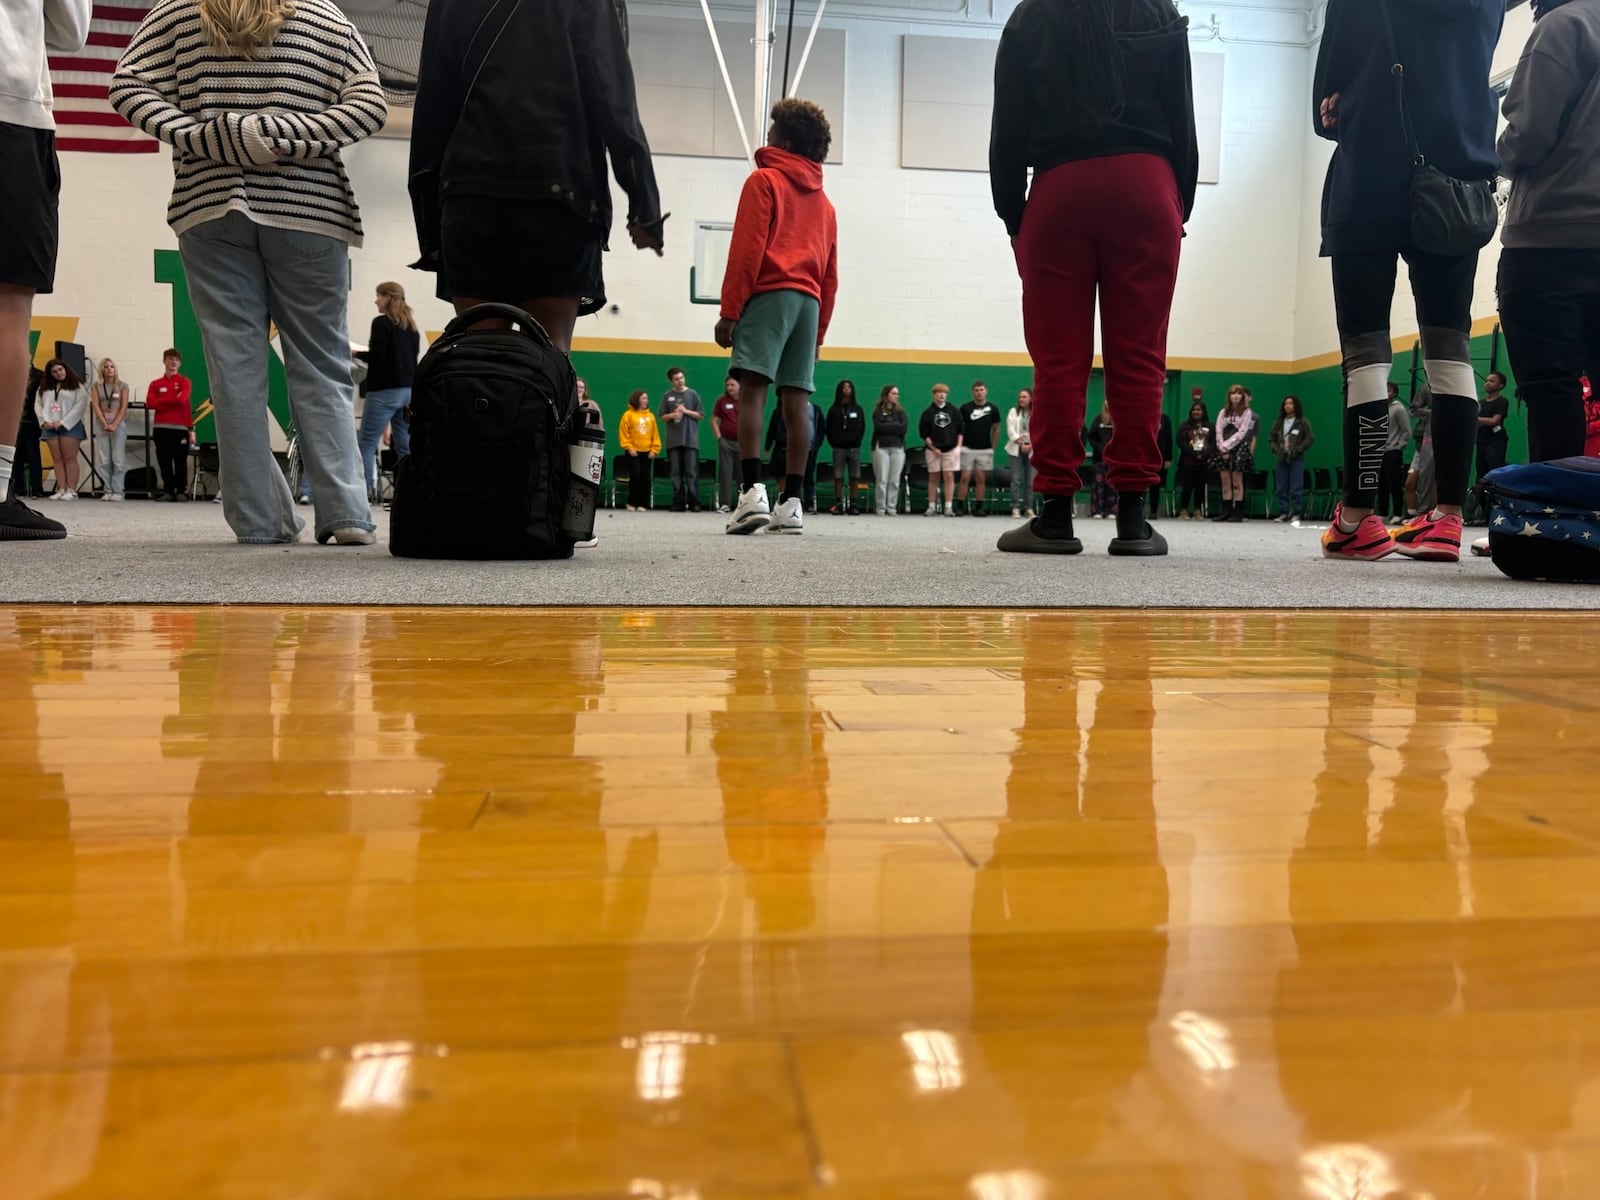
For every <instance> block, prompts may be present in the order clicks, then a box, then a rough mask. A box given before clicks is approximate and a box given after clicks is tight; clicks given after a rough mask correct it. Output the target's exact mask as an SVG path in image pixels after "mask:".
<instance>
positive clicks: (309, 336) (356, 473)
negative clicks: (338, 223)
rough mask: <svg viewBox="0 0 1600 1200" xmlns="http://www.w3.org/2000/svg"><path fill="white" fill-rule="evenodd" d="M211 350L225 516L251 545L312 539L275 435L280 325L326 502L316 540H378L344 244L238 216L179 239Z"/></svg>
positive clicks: (309, 463)
mask: <svg viewBox="0 0 1600 1200" xmlns="http://www.w3.org/2000/svg"><path fill="white" fill-rule="evenodd" d="M178 250H179V253H180V254H181V255H182V257H183V269H184V274H185V275H187V276H188V281H189V297H190V299H191V300H192V301H193V304H194V312H195V316H196V317H197V318H198V319H199V322H200V336H201V338H202V339H203V340H204V342H205V351H206V372H207V374H208V375H209V376H210V378H211V402H212V405H213V406H214V409H215V414H214V415H215V419H216V422H217V457H218V459H219V460H220V467H221V475H222V514H223V516H224V517H225V518H226V519H227V522H228V526H229V528H231V529H232V530H233V532H234V536H236V537H237V538H238V539H239V540H240V541H241V542H246V543H254V544H270V543H274V542H292V541H294V540H295V538H297V537H299V535H300V531H301V530H302V529H303V528H304V527H305V523H304V522H303V521H301V519H300V518H299V516H298V515H296V513H295V510H294V497H293V496H291V495H290V494H289V483H288V481H287V480H286V479H284V477H283V472H282V471H280V470H279V469H278V464H277V460H276V459H274V458H273V456H272V443H271V441H270V440H269V438H268V434H267V422H268V415H267V362H268V353H267V330H268V327H269V324H271V323H273V322H275V323H276V324H277V326H278V331H279V334H280V336H281V343H280V344H281V345H282V347H283V363H284V368H285V371H286V372H287V374H288V379H289V406H290V408H291V409H292V410H293V413H294V424H295V428H296V429H297V430H298V431H299V434H300V440H301V453H302V455H303V456H304V460H305V469H306V475H307V477H308V478H309V479H310V481H311V486H312V495H313V497H314V499H315V501H316V508H315V513H316V534H317V540H318V541H326V540H327V539H328V538H330V537H331V536H332V535H333V531H334V530H335V529H343V528H355V529H366V530H371V529H372V528H373V525H372V513H371V511H370V510H369V509H368V507H367V489H366V488H365V487H364V486H363V485H362V481H361V459H360V457H359V456H358V454H357V452H356V418H355V403H356V398H355V392H356V389H355V383H354V381H353V380H352V379H351V377H350V334H349V292H350V256H349V253H348V250H347V248H346V247H345V244H344V243H343V242H341V241H338V240H337V239H335V238H331V237H325V236H323V235H321V234H315V233H301V232H298V231H295V230H288V229H271V228H268V227H266V226H261V225H256V224H255V223H254V222H252V221H251V220H250V219H249V218H248V217H246V216H245V215H244V214H243V213H237V212H230V213H227V214H225V215H224V216H221V217H218V218H217V219H216V220H214V221H207V222H206V223H205V224H204V225H200V226H197V227H196V228H194V229H191V230H190V231H189V232H188V233H185V234H184V235H183V236H182V237H180V238H179V239H178Z"/></svg>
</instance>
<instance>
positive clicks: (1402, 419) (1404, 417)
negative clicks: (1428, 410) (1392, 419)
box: [1395, 404, 1411, 442]
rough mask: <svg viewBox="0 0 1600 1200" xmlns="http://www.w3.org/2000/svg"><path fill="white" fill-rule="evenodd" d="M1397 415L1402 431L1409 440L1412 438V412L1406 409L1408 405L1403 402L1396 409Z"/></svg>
mask: <svg viewBox="0 0 1600 1200" xmlns="http://www.w3.org/2000/svg"><path fill="white" fill-rule="evenodd" d="M1395 416H1396V418H1397V421H1398V424H1399V426H1400V431H1401V432H1402V433H1403V434H1405V440H1406V441H1407V442H1409V441H1410V440H1411V414H1410V413H1408V412H1407V411H1406V406H1405V405H1403V404H1402V405H1399V406H1398V408H1397V409H1396V411H1395Z"/></svg>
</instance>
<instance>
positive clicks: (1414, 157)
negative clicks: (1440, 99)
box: [1378, 0, 1428, 167]
mask: <svg viewBox="0 0 1600 1200" xmlns="http://www.w3.org/2000/svg"><path fill="white" fill-rule="evenodd" d="M1378 15H1379V16H1380V17H1382V18H1383V36H1384V40H1385V42H1387V43H1388V46H1389V62H1390V63H1391V64H1392V65H1391V66H1390V67H1389V74H1390V75H1392V76H1393V77H1394V95H1395V101H1396V102H1397V103H1398V104H1399V105H1400V128H1401V130H1402V131H1403V132H1404V133H1405V135H1406V149H1407V150H1409V151H1410V152H1411V162H1412V165H1413V166H1418V167H1425V166H1427V165H1428V158H1427V156H1426V155H1425V154H1423V153H1422V147H1421V146H1419V145H1417V133H1416V130H1415V128H1413V126H1412V124H1411V106H1410V105H1409V104H1407V103H1406V65H1405V63H1403V62H1401V61H1400V50H1399V48H1398V47H1397V46H1396V44H1395V40H1394V22H1393V21H1392V20H1391V19H1390V17H1389V0H1378Z"/></svg>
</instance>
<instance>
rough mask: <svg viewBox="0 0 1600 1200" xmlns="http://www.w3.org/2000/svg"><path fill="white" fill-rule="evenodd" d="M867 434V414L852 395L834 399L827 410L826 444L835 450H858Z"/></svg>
mask: <svg viewBox="0 0 1600 1200" xmlns="http://www.w3.org/2000/svg"><path fill="white" fill-rule="evenodd" d="M866 436H867V414H866V413H864V412H862V411H861V405H859V404H857V403H856V401H855V398H854V397H853V396H852V397H851V398H850V399H848V400H835V401H834V402H833V407H832V408H830V409H829V410H828V445H830V446H832V447H833V448H834V449H835V450H859V449H860V448H861V442H862V440H863V439H864V438H865V437H866Z"/></svg>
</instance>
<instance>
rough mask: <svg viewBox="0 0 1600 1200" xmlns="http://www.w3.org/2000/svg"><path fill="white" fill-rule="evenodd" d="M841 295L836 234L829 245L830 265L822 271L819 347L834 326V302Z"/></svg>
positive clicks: (818, 314)
mask: <svg viewBox="0 0 1600 1200" xmlns="http://www.w3.org/2000/svg"><path fill="white" fill-rule="evenodd" d="M838 294H839V237H838V233H837V232H835V234H834V236H833V238H832V240H830V241H829V243H828V265H827V266H826V267H824V268H823V269H822V299H821V301H820V302H819V303H818V305H817V345H819V346H820V345H822V343H823V342H824V341H825V340H826V339H827V336H828V326H829V325H831V324H833V302H834V300H835V298H837V296H838Z"/></svg>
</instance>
